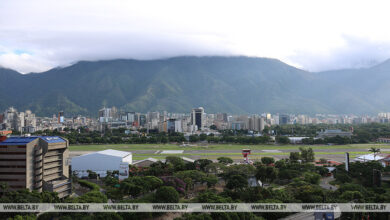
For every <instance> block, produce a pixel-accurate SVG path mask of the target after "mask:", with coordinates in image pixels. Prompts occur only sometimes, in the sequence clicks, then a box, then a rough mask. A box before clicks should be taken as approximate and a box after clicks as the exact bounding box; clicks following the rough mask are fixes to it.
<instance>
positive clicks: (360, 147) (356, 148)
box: [69, 144, 390, 160]
mask: <svg viewBox="0 0 390 220" xmlns="http://www.w3.org/2000/svg"><path fill="white" fill-rule="evenodd" d="M299 147H311V148H313V149H314V150H320V149H346V151H348V150H349V152H350V155H351V159H352V158H355V157H356V156H359V155H364V154H369V152H368V151H367V149H369V148H370V147H376V148H380V149H382V153H390V145H385V144H350V145H314V146H313V145H311V146H305V145H265V144H264V145H242V144H213V145H208V146H187V147H181V146H179V145H174V144H102V145H71V146H70V147H69V148H70V151H100V150H105V149H114V150H121V151H136V150H152V151H154V150H155V151H157V150H188V151H190V150H203V151H206V152H204V153H188V152H186V151H185V152H184V153H182V154H154V152H153V153H144V154H141V153H136V154H134V155H133V160H143V159H146V158H149V157H153V158H156V159H165V157H167V156H184V157H191V156H195V157H196V158H208V159H217V158H218V157H221V156H226V157H230V158H232V159H236V160H238V159H242V155H241V153H238V152H218V153H215V152H209V153H208V152H207V151H208V150H210V151H211V150H236V151H237V150H241V149H244V148H249V149H252V150H283V149H286V150H297V151H298V149H299ZM344 153H345V152H332V151H330V152H315V155H316V158H322V157H325V158H327V157H331V155H343V154H344ZM288 155H289V153H288V152H261V153H257V152H256V153H255V152H254V153H252V154H251V156H250V157H251V159H252V160H257V159H260V158H261V157H272V156H288Z"/></svg>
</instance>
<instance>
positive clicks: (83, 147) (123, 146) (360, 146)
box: [69, 144, 390, 151]
mask: <svg viewBox="0 0 390 220" xmlns="http://www.w3.org/2000/svg"><path fill="white" fill-rule="evenodd" d="M299 147H311V148H313V149H314V150H316V149H327V150H331V149H351V150H356V149H367V148H370V147H376V148H381V149H389V150H390V145H387V144H348V145H310V146H309V145H308V146H305V145H266V144H263V145H243V144H212V145H207V146H195V145H193V146H184V147H183V146H179V145H175V144H100V145H96V144H92V145H70V146H69V148H70V150H71V151H100V150H106V149H114V150H122V151H134V150H191V151H193V150H206V151H207V150H241V149H244V148H249V149H252V150H294V149H297V150H298V149H299Z"/></svg>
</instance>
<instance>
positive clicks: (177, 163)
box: [165, 156, 185, 171]
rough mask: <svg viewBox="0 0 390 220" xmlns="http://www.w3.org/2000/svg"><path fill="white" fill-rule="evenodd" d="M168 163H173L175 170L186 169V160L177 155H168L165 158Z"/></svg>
mask: <svg viewBox="0 0 390 220" xmlns="http://www.w3.org/2000/svg"><path fill="white" fill-rule="evenodd" d="M165 161H166V163H171V164H172V165H173V169H174V170H175V171H180V170H184V169H185V163H184V160H183V159H181V158H180V157H176V156H168V157H166V158H165Z"/></svg>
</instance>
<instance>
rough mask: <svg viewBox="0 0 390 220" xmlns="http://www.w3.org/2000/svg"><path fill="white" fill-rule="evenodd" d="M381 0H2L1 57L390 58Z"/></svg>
mask: <svg viewBox="0 0 390 220" xmlns="http://www.w3.org/2000/svg"><path fill="white" fill-rule="evenodd" d="M389 6H390V5H388V4H387V3H386V1H372V0H371V1H358V0H353V1H342V0H335V1H332V0H324V1H317V0H294V1H292V0H286V1H278V0H272V1H270V0H268V1H260V0H254V1H246V0H239V1H238V0H237V1H227V0H222V1H218V0H208V1H203V0H177V1H176V0H158V1H149V0H142V1H141V0H140V1H130V0H129V1H118V0H64V1H53V0H34V1H32V0H22V1H18V0H1V1H0V66H3V67H7V68H11V69H15V70H18V71H20V72H23V73H28V72H41V71H45V70H48V69H50V68H53V67H56V66H65V65H69V64H71V63H74V62H77V61H79V60H102V59H115V58H134V59H158V58H166V57H172V56H180V55H247V56H257V57H271V58H277V59H280V60H282V61H284V62H286V63H288V64H291V65H294V66H296V67H299V68H303V69H306V70H310V71H322V70H330V69H339V68H351V67H353V68H359V67H364V66H370V65H373V64H375V63H378V62H381V61H384V60H386V59H388V58H390V28H389V21H390V13H389V8H390V7H389Z"/></svg>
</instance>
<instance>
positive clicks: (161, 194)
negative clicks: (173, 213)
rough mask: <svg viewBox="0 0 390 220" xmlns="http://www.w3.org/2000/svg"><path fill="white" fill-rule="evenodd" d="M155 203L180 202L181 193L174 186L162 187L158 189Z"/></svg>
mask: <svg viewBox="0 0 390 220" xmlns="http://www.w3.org/2000/svg"><path fill="white" fill-rule="evenodd" d="M155 201H156V202H159V203H177V202H179V193H178V192H177V191H176V190H175V188H173V187H172V186H162V187H160V188H158V189H157V191H156V195H155Z"/></svg>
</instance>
